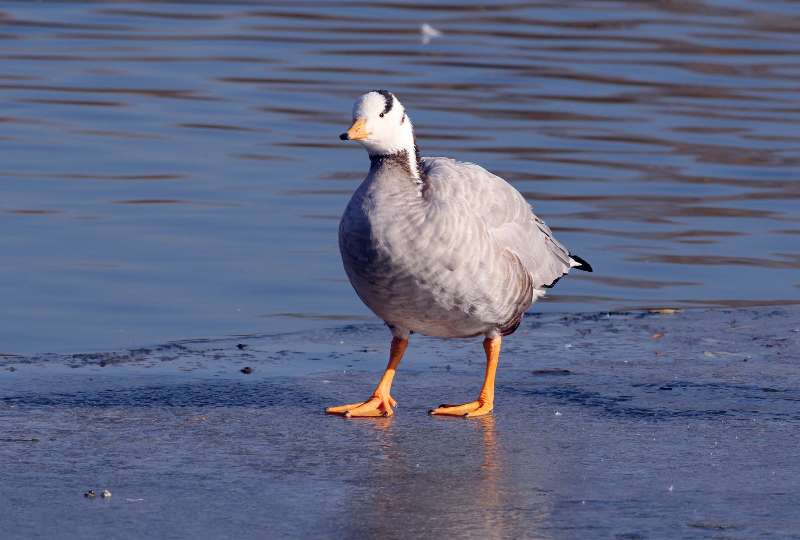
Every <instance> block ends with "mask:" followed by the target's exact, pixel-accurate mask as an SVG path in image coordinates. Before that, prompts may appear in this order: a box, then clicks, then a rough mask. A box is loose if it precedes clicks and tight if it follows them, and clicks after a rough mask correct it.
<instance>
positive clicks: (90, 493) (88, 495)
mask: <svg viewBox="0 0 800 540" xmlns="http://www.w3.org/2000/svg"><path fill="white" fill-rule="evenodd" d="M83 496H84V497H86V498H87V499H94V498H95V497H97V494H96V493H95V492H94V490H93V489H90V490H89V491H87V492H86V493H84V494H83Z"/></svg>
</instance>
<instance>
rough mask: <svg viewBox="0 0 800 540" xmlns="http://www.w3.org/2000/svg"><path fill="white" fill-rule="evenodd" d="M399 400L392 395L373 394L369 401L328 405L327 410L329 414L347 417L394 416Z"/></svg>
mask: <svg viewBox="0 0 800 540" xmlns="http://www.w3.org/2000/svg"><path fill="white" fill-rule="evenodd" d="M396 406H397V402H396V401H395V400H394V399H393V398H392V396H390V395H388V394H386V396H383V395H380V394H373V396H372V397H371V398H369V399H368V400H367V401H362V402H360V403H348V404H347V405H339V406H338V407H328V408H327V409H325V412H326V413H328V414H340V415H342V416H346V417H347V418H357V417H369V416H392V415H393V414H394V409H392V407H396Z"/></svg>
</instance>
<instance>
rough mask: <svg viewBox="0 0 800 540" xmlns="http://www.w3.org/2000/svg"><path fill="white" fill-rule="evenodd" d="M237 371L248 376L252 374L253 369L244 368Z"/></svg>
mask: <svg viewBox="0 0 800 540" xmlns="http://www.w3.org/2000/svg"><path fill="white" fill-rule="evenodd" d="M239 371H241V372H242V373H244V374H245V375H250V374H251V373H252V372H253V368H251V367H250V366H246V367H243V368H242V369H240V370H239Z"/></svg>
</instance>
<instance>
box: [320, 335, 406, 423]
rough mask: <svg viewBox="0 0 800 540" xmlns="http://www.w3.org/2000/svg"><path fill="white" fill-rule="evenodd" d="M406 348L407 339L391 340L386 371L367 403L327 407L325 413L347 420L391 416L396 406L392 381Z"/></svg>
mask: <svg viewBox="0 0 800 540" xmlns="http://www.w3.org/2000/svg"><path fill="white" fill-rule="evenodd" d="M407 347H408V340H407V339H401V338H392V347H391V349H390V352H389V365H388V366H386V371H385V372H384V373H383V377H381V381H380V382H379V383H378V386H377V387H376V388H375V391H374V392H373V393H372V396H371V397H370V398H369V399H368V400H367V401H362V402H360V403H349V404H347V405H339V406H338V407H328V408H327V409H325V412H326V413H328V414H340V415H342V416H346V417H348V418H351V417H357V416H392V415H393V414H394V410H393V409H392V407H394V406H396V405H397V402H396V401H395V400H394V399H393V398H392V396H391V390H392V381H393V380H394V374H395V371H396V370H397V365H398V364H399V363H400V360H401V359H402V358H403V354H404V353H405V352H406V348H407Z"/></svg>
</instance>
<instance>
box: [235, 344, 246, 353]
mask: <svg viewBox="0 0 800 540" xmlns="http://www.w3.org/2000/svg"><path fill="white" fill-rule="evenodd" d="M236 348H237V349H239V350H240V351H243V350H245V349H246V348H247V345H245V344H244V343H237V344H236Z"/></svg>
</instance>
